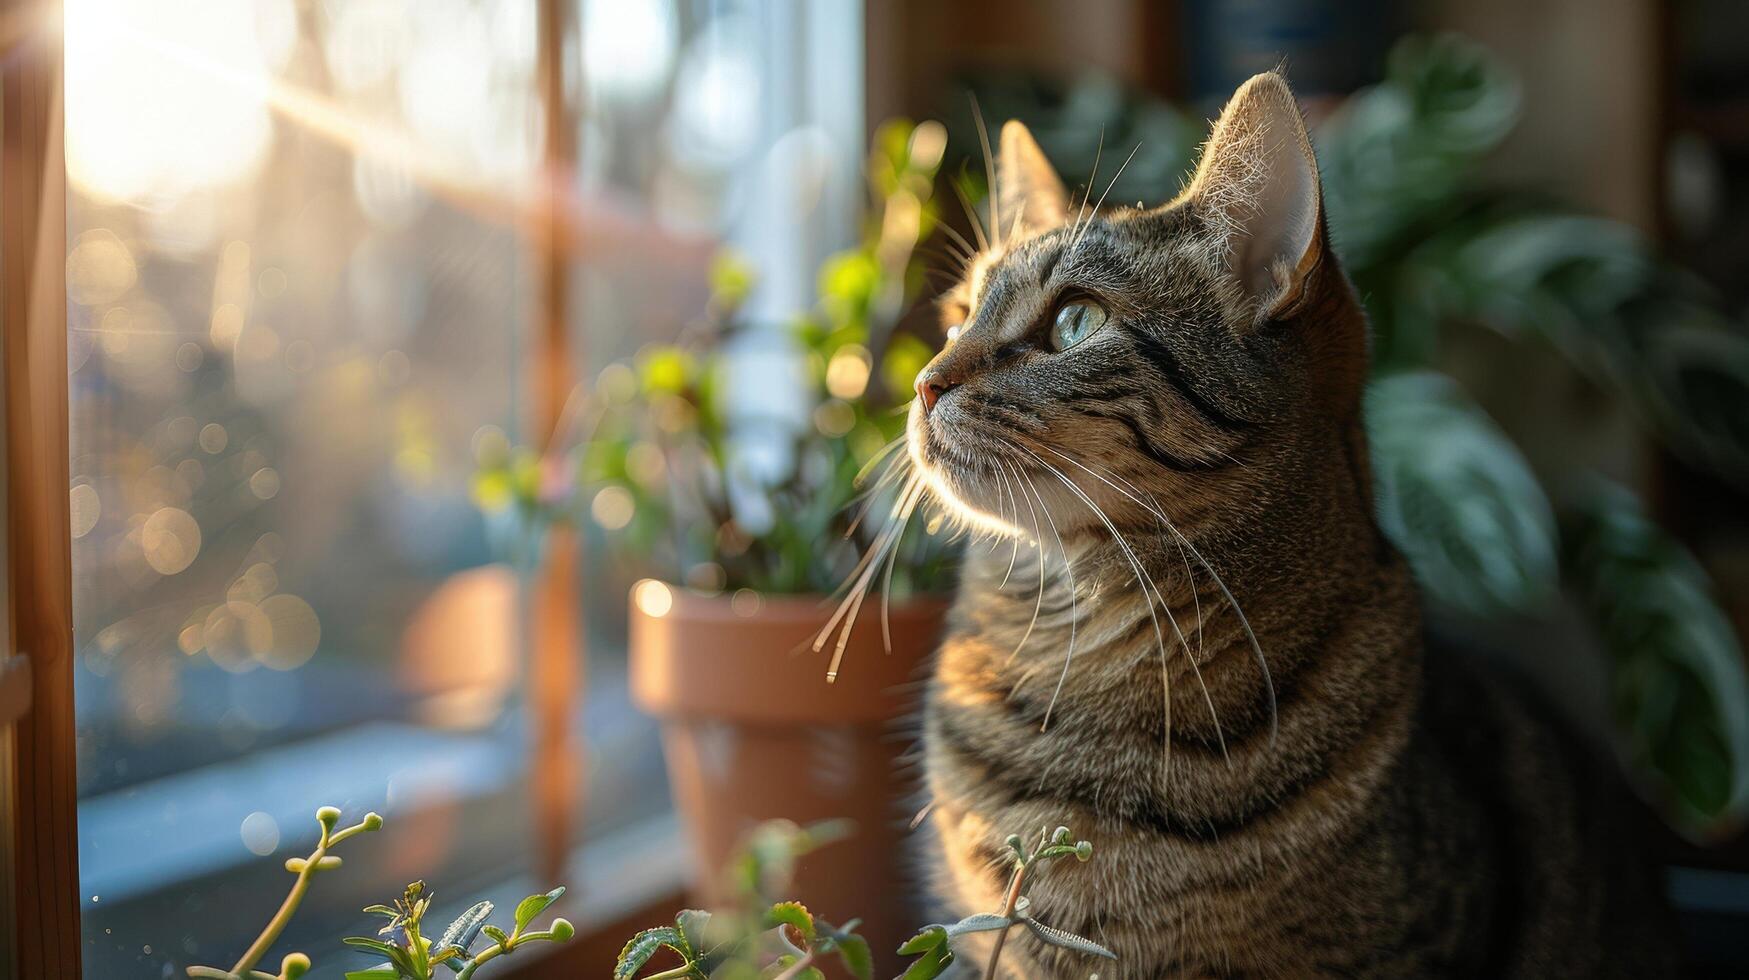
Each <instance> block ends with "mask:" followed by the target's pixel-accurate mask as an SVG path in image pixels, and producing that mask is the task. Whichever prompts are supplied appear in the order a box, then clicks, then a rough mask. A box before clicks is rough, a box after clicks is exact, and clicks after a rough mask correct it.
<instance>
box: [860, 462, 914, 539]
mask: <svg viewBox="0 0 1749 980" xmlns="http://www.w3.org/2000/svg"><path fill="white" fill-rule="evenodd" d="M904 442H905V440H904V439H903V438H899V439H895V440H893V441H892V442H890V443H888V444H887V445H886V446H884V447H882V448H881V449H880V450H879V451H878V452H876V453H875V455H874V456H873V458H871V459H870V460H869V461H868V462H867V463H864V464H863V467H862V470H861V471H860V472H858V473H857V475H856V479H855V480H854V484H861V483H862V482H863V480H864V479H865V477H866V476H867V474H868V473H869V472H870V467H873V466H877V465H879V464H881V463H883V462H885V463H886V464H887V465H886V466H884V467H882V469H881V475H880V476H878V477H876V478H875V480H874V482H873V483H872V484H870V485H869V487H868V488H867V489H865V490H863V491H862V492H861V493H859V494H857V495H856V496H855V497H854V498H852V500H851V504H852V505H853V506H854V505H856V504H861V505H862V507H861V508H860V509H859V510H858V511H857V513H856V515H855V516H854V517H853V518H851V521H850V526H849V527H847V528H845V529H844V536H845V537H846V538H850V537H852V536H854V535H855V534H856V530H857V528H859V527H861V526H862V522H863V520H864V519H865V518H867V517H868V515H869V512H870V511H872V510H873V509H874V506H875V500H876V499H877V498H878V497H879V496H880V493H881V491H882V490H884V489H886V488H887V487H888V486H890V485H891V484H893V483H894V482H896V481H897V480H898V479H899V477H900V476H903V475H905V474H906V473H907V471H909V470H910V469H911V467H912V466H913V464H912V462H911V457H910V456H909V455H908V454H901V455H899V456H897V457H894V456H893V455H892V452H893V449H894V448H896V447H898V446H902V445H904Z"/></svg>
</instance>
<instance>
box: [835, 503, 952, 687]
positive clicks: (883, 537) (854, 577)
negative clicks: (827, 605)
mask: <svg viewBox="0 0 1749 980" xmlns="http://www.w3.org/2000/svg"><path fill="white" fill-rule="evenodd" d="M924 489H925V487H924V483H923V479H922V478H921V477H919V476H917V475H916V474H912V475H911V477H910V478H909V479H907V480H906V481H905V485H904V489H903V490H902V491H900V493H899V498H898V500H897V501H896V502H895V503H894V504H893V509H892V511H891V512H890V514H889V516H890V518H891V519H890V520H889V522H888V524H887V526H886V527H884V528H882V529H881V532H880V534H879V535H878V536H876V538H875V541H874V543H873V544H872V545H870V546H869V549H868V551H866V552H864V554H863V556H862V558H861V560H859V561H858V562H857V563H856V567H855V568H853V569H852V570H851V573H850V576H849V578H848V590H847V591H846V592H845V595H844V597H843V599H842V600H841V601H840V602H839V603H838V608H837V609H836V610H835V611H834V612H833V613H832V616H831V618H830V619H828V620H827V621H826V625H825V626H823V627H821V628H820V631H819V632H818V633H816V634H815V636H814V641H813V649H814V652H815V653H818V652H820V650H822V649H824V648H825V645H826V638H827V637H828V636H831V635H832V632H833V630H834V629H836V628H837V626H838V624H839V623H840V622H841V621H842V622H843V624H844V628H843V630H842V631H841V632H840V635H839V637H838V644H837V647H836V648H835V649H834V650H833V653H832V663H831V665H830V666H829V667H828V668H827V669H826V681H827V683H831V682H833V681H835V680H837V679H838V667H839V664H840V662H841V661H842V660H843V657H844V649H845V647H846V646H848V645H849V643H850V629H851V627H852V626H854V625H855V624H856V615H857V612H858V611H859V610H860V609H861V608H862V601H863V599H864V598H866V597H867V595H868V590H869V586H870V585H872V584H873V582H874V575H875V573H876V572H877V571H878V570H879V568H880V563H881V561H882V559H884V558H886V557H887V552H888V549H890V548H893V547H895V546H896V545H897V542H898V535H899V532H900V531H901V530H902V529H903V521H902V520H901V518H902V517H907V516H909V515H910V513H911V510H912V508H914V507H915V506H916V502H917V500H919V499H921V497H922V495H923V492H924Z"/></svg>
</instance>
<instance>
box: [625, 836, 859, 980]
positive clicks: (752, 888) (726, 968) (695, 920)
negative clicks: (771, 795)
mask: <svg viewBox="0 0 1749 980" xmlns="http://www.w3.org/2000/svg"><path fill="white" fill-rule="evenodd" d="M847 829H848V828H847V825H846V824H844V823H843V822H842V821H832V822H828V823H821V824H815V825H813V826H811V827H800V826H797V825H796V824H794V823H791V822H789V821H787V820H773V821H768V822H766V823H764V824H761V825H760V826H758V827H757V828H755V829H754V831H753V833H752V834H750V835H749V836H748V838H747V840H746V841H745V842H744V843H743V844H742V846H741V849H740V850H739V851H738V852H737V853H736V855H735V856H734V858H733V859H731V860H730V862H729V866H728V868H727V869H726V874H727V879H726V880H727V883H728V885H729V888H730V891H731V893H732V895H733V901H732V902H731V903H730V904H729V905H728V907H726V908H722V909H716V910H713V911H710V912H706V911H703V910H701V909H685V910H682V911H681V912H680V914H679V915H676V916H675V917H674V924H673V925H672V926H668V925H662V926H655V927H652V928H649V929H645V930H643V931H642V932H640V933H638V934H637V935H635V936H633V937H632V938H631V939H630V940H628V941H627V942H626V945H625V948H624V949H622V950H620V954H619V959H618V961H617V962H615V963H614V968H613V980H631V978H632V977H635V976H638V975H639V973H640V972H641V971H642V970H643V969H644V968H645V967H646V966H647V965H648V964H649V963H650V961H651V960H652V959H654V958H655V957H657V956H658V955H661V954H662V953H663V952H664V951H666V952H667V953H669V954H672V956H671V958H674V959H678V960H679V961H680V962H679V964H678V965H675V966H672V967H670V968H668V969H665V970H663V971H661V972H660V973H652V974H649V975H648V978H647V980H658V978H660V980H670V978H679V977H691V978H696V980H706V978H712V980H741V978H745V980H756V978H776V977H781V978H783V980H799V978H804V977H808V978H811V977H817V976H823V975H822V974H821V973H820V971H819V969H818V967H816V966H814V964H815V963H818V962H823V961H825V960H827V959H836V960H837V961H838V962H839V963H840V964H841V965H842V966H843V968H844V970H845V972H847V973H849V974H850V975H851V976H852V977H855V978H857V980H870V978H871V976H872V975H873V970H874V960H873V957H872V956H870V954H869V948H868V942H867V940H865V939H863V938H862V937H861V936H859V935H857V934H856V925H857V924H856V922H855V921H851V922H847V923H845V924H843V925H841V926H840V925H833V924H832V923H830V922H827V921H826V920H825V919H822V918H820V917H819V916H817V915H814V914H813V913H812V912H810V911H809V910H808V908H807V906H805V905H803V904H802V903H800V902H794V901H785V900H781V899H778V898H776V897H775V896H777V895H779V894H781V893H782V892H783V891H784V890H786V889H788V888H789V886H790V882H791V879H792V877H793V876H794V873H795V864H796V861H797V859H799V858H801V857H802V856H804V855H806V854H807V853H808V852H810V851H813V850H815V849H816V848H819V847H823V846H825V845H826V844H829V843H831V842H833V841H836V840H838V839H840V838H842V837H843V836H844V835H845V833H846V831H847Z"/></svg>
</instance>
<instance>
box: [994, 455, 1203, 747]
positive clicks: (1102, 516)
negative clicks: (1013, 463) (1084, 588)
mask: <svg viewBox="0 0 1749 980" xmlns="http://www.w3.org/2000/svg"><path fill="white" fill-rule="evenodd" d="M1045 448H1046V449H1050V447H1049V446H1046V447H1045ZM1019 449H1020V450H1021V451H1022V452H1024V453H1026V454H1027V455H1029V456H1031V457H1032V458H1033V459H1035V460H1037V461H1038V463H1039V465H1041V466H1043V467H1045V469H1046V470H1048V471H1049V472H1051V473H1053V474H1055V475H1056V477H1057V479H1059V480H1061V481H1062V482H1063V485H1064V486H1065V487H1067V488H1068V489H1069V490H1070V492H1072V493H1073V494H1074V495H1075V496H1077V497H1079V498H1080V499H1081V502H1082V503H1083V504H1086V505H1087V508H1088V510H1090V511H1092V512H1093V514H1094V516H1096V517H1098V518H1099V520H1100V522H1101V523H1103V524H1104V525H1105V529H1106V530H1107V531H1108V532H1110V533H1111V537H1112V540H1113V541H1114V542H1115V543H1116V544H1117V546H1118V548H1119V549H1120V550H1121V551H1122V552H1123V555H1124V557H1125V558H1126V559H1127V560H1128V561H1129V563H1130V568H1131V569H1132V570H1133V571H1134V572H1135V576H1136V584H1137V585H1139V586H1141V589H1142V598H1143V600H1144V601H1145V602H1146V603H1147V604H1148V618H1149V620H1150V621H1151V622H1152V623H1153V625H1154V639H1155V642H1156V643H1157V644H1158V646H1159V650H1160V680H1161V686H1162V688H1163V689H1164V695H1163V697H1164V703H1165V707H1164V711H1165V715H1166V737H1165V749H1164V751H1165V756H1166V762H1165V764H1164V768H1165V769H1166V771H1170V769H1171V758H1172V731H1171V718H1172V674H1171V668H1170V665H1169V664H1168V658H1167V655H1166V638H1165V635H1164V634H1163V633H1162V632H1161V630H1160V618H1159V616H1158V615H1157V614H1156V613H1155V605H1156V603H1158V605H1159V607H1160V608H1161V609H1164V610H1165V612H1166V619H1167V621H1168V622H1170V623H1171V624H1172V632H1173V634H1174V635H1175V636H1176V637H1177V639H1178V642H1179V645H1180V646H1182V647H1183V648H1184V654H1185V658H1186V659H1188V660H1189V661H1190V664H1191V669H1192V670H1193V671H1195V673H1196V678H1197V683H1198V684H1199V685H1200V686H1201V687H1202V694H1203V698H1204V700H1206V701H1207V702H1208V708H1209V715H1210V717H1212V718H1213V719H1214V723H1215V739H1216V741H1217V742H1218V743H1219V744H1220V747H1221V756H1222V758H1228V757H1227V743H1226V738H1225V737H1224V736H1223V734H1222V732H1221V722H1220V717H1219V715H1218V713H1217V712H1216V711H1215V705H1214V698H1213V697H1212V696H1211V695H1210V694H1209V690H1208V685H1207V684H1205V683H1203V682H1202V671H1201V670H1200V669H1198V668H1197V666H1196V658H1195V657H1194V656H1192V654H1191V652H1190V643H1189V641H1188V640H1186V639H1185V638H1184V631H1183V630H1182V629H1180V628H1179V626H1178V620H1177V618H1176V617H1174V616H1173V615H1172V609H1171V607H1170V606H1169V605H1167V603H1166V598H1165V596H1164V595H1163V594H1161V592H1160V587H1159V585H1157V584H1155V582H1154V580H1153V578H1152V576H1150V575H1148V573H1147V572H1146V571H1145V570H1144V569H1143V567H1142V563H1141V560H1140V559H1138V558H1137V557H1136V553H1135V551H1134V549H1132V548H1131V547H1130V545H1129V542H1128V540H1127V539H1125V538H1124V536H1123V535H1122V534H1121V533H1119V531H1118V529H1117V525H1116V524H1115V523H1113V522H1112V520H1111V518H1110V517H1109V516H1107V515H1106V513H1105V511H1104V509H1103V508H1101V507H1100V506H1099V504H1098V503H1097V502H1095V501H1094V500H1093V498H1092V497H1091V496H1089V495H1088V494H1087V492H1086V491H1084V490H1082V489H1081V487H1080V486H1079V485H1078V484H1076V483H1075V481H1073V480H1071V479H1069V477H1068V475H1067V474H1065V473H1064V472H1063V471H1062V470H1059V469H1057V468H1056V467H1055V466H1052V465H1051V464H1050V463H1049V462H1047V461H1046V460H1045V459H1044V458H1043V457H1041V456H1039V455H1038V454H1037V453H1034V452H1033V451H1032V450H1030V449H1028V448H1026V447H1025V446H1019ZM1051 452H1053V453H1055V452H1056V450H1054V449H1051ZM1057 455H1062V454H1061V453H1058V454H1057ZM1064 458H1065V459H1066V458H1067V457H1064ZM1070 462H1074V460H1070ZM1076 465H1079V464H1076ZM1083 468H1084V467H1083ZM1150 590H1151V591H1152V594H1151V595H1150V594H1149V593H1150ZM1060 688H1061V682H1059V690H1060ZM1055 700H1056V699H1055V697H1054V696H1053V698H1052V703H1053V704H1054V703H1055ZM1045 717H1046V718H1047V719H1048V718H1049V717H1050V709H1049V708H1047V709H1046V710H1045ZM1228 762H1229V764H1230V763H1231V760H1230V759H1228Z"/></svg>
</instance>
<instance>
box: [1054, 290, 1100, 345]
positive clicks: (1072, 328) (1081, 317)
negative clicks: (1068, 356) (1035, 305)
mask: <svg viewBox="0 0 1749 980" xmlns="http://www.w3.org/2000/svg"><path fill="white" fill-rule="evenodd" d="M1105 320H1106V316H1105V311H1104V310H1102V309H1100V308H1099V307H1097V306H1095V305H1093V304H1092V303H1087V302H1081V301H1077V302H1073V303H1064V304H1063V305H1062V307H1061V308H1060V309H1058V310H1057V319H1056V322H1054V323H1052V324H1051V347H1052V348H1053V349H1055V350H1068V349H1069V348H1071V347H1073V346H1075V345H1076V344H1079V343H1080V342H1081V341H1083V340H1086V339H1087V338H1088V337H1091V336H1093V334H1094V333H1095V332H1097V331H1098V330H1099V328H1100V327H1103V326H1105Z"/></svg>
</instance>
